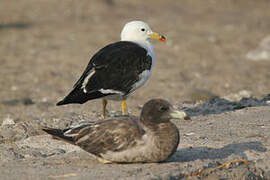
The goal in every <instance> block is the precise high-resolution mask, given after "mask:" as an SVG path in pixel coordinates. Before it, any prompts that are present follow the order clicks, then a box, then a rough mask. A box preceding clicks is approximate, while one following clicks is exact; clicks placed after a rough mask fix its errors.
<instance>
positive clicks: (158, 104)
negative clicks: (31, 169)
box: [42, 99, 187, 163]
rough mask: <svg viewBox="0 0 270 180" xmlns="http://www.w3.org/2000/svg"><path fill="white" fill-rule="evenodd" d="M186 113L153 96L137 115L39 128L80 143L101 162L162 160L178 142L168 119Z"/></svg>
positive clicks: (75, 143)
mask: <svg viewBox="0 0 270 180" xmlns="http://www.w3.org/2000/svg"><path fill="white" fill-rule="evenodd" d="M186 116H187V115H186V114H185V112H181V111H176V110H174V109H173V107H172V105H171V104H170V103H169V102H167V101H165V100H162V99H153V100H150V101H148V102H147V103H146V104H145V105H144V106H143V109H142V112H141V116H140V118H139V119H138V118H132V117H123V116H122V117H118V118H117V119H108V120H105V121H104V120H100V121H96V122H93V123H88V124H84V125H80V126H77V127H74V128H68V129H64V130H61V129H53V128H47V127H45V128H43V129H42V130H43V131H45V132H47V133H48V134H51V135H52V136H53V137H54V138H56V139H58V140H63V141H66V142H68V143H71V144H73V145H77V146H79V147H81V148H82V149H83V150H85V151H87V152H89V153H91V154H93V155H95V156H96V157H97V159H98V160H99V161H101V162H102V163H142V162H162V161H165V160H167V159H168V158H169V157H170V156H172V155H173V153H174V152H175V151H176V149H177V146H178V144H179V131H178V129H177V127H176V126H175V125H174V124H173V123H172V122H170V119H172V118H177V119H182V118H185V117H186Z"/></svg>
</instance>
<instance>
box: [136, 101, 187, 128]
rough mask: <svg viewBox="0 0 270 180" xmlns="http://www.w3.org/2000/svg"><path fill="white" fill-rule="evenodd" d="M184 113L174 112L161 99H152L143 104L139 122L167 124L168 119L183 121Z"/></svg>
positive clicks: (168, 104) (169, 105) (170, 106)
mask: <svg viewBox="0 0 270 180" xmlns="http://www.w3.org/2000/svg"><path fill="white" fill-rule="evenodd" d="M186 116H187V115H186V114H185V112H183V111H182V112H181V111H176V110H174V109H173V107H172V105H171V104H170V103H169V102H168V101H166V100H163V99H152V100H150V101H148V102H147V103H145V104H144V106H143V109H142V112H141V119H140V120H141V121H142V122H143V123H144V124H159V123H166V122H169V121H170V119H184V118H185V117H186Z"/></svg>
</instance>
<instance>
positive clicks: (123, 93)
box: [56, 21, 166, 119]
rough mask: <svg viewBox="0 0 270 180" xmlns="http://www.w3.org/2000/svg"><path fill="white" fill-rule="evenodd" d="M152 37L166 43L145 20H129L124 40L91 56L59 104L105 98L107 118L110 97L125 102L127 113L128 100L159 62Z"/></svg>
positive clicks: (122, 105) (123, 36)
mask: <svg viewBox="0 0 270 180" xmlns="http://www.w3.org/2000/svg"><path fill="white" fill-rule="evenodd" d="M150 39H156V40H160V41H161V42H165V41H166V38H165V37H164V36H163V35H160V34H158V33H156V32H153V31H152V30H151V28H150V26H149V25H148V24H147V23H145V22H143V21H131V22H128V23H127V24H126V25H125V26H124V28H123V29H122V32H121V40H120V41H118V42H115V43H111V44H109V45H107V46H105V47H104V48H102V49H100V50H99V51H98V52H97V53H96V54H94V55H93V57H92V58H91V59H90V61H89V63H88V65H87V67H86V69H85V70H84V72H83V73H82V75H81V77H80V78H79V79H78V81H77V82H76V83H75V84H74V86H73V89H72V90H71V91H70V93H69V94H68V95H67V96H66V97H65V98H64V99H63V100H61V101H59V102H58V103H57V104H56V105H57V106H60V105H65V104H72V103H75V104H83V103H85V102H87V101H88V100H93V99H100V98H101V99H102V106H103V111H102V117H103V119H105V118H106V106H107V103H108V100H114V101H121V110H122V115H123V116H124V115H127V103H126V99H127V98H128V96H129V95H130V94H132V93H133V92H134V91H135V90H136V89H138V88H140V87H141V86H143V85H144V84H145V82H146V81H147V80H148V79H149V78H150V75H151V72H152V68H153V65H154V62H155V53H154V48H153V46H152V44H151V42H150Z"/></svg>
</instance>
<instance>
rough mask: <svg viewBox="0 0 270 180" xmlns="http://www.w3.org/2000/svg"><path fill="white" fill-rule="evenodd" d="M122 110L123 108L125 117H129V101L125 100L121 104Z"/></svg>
mask: <svg viewBox="0 0 270 180" xmlns="http://www.w3.org/2000/svg"><path fill="white" fill-rule="evenodd" d="M121 108H122V115H123V116H125V115H127V101H126V100H123V101H122V102H121Z"/></svg>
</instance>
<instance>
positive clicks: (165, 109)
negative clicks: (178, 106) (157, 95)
mask: <svg viewBox="0 0 270 180" xmlns="http://www.w3.org/2000/svg"><path fill="white" fill-rule="evenodd" d="M159 109H160V111H162V112H165V111H168V109H169V108H168V107H166V106H161V107H160V108H159Z"/></svg>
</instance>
